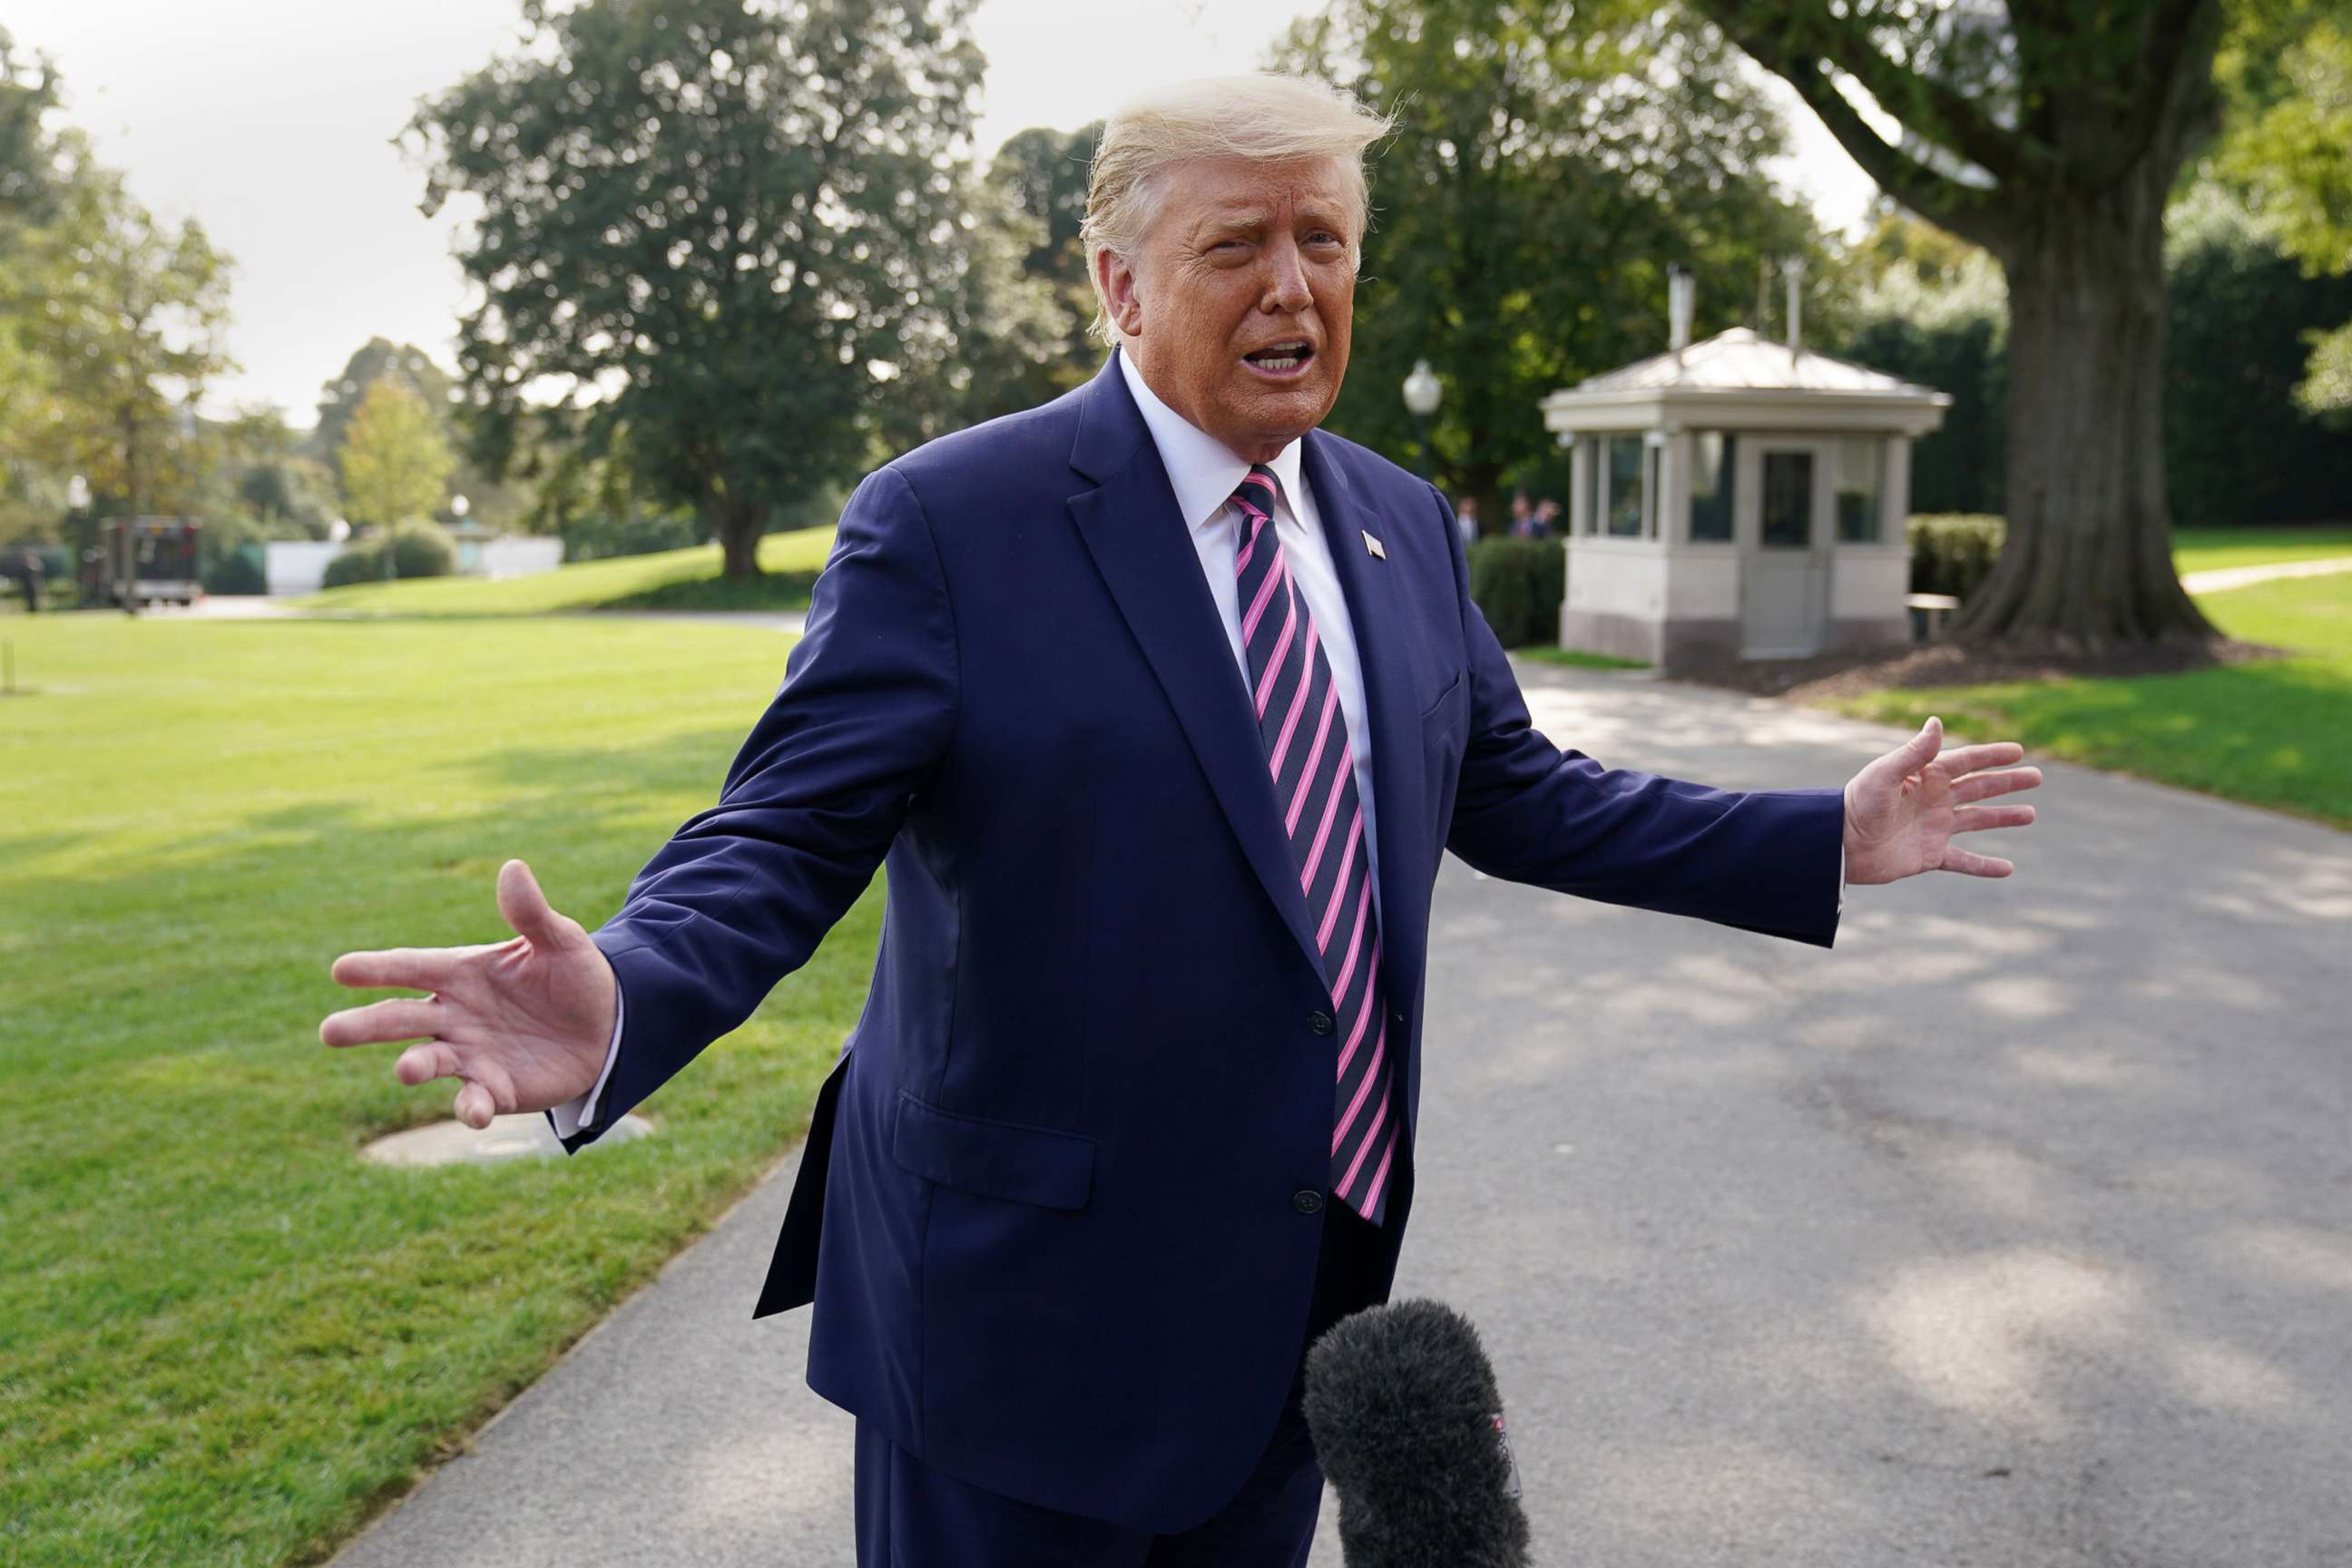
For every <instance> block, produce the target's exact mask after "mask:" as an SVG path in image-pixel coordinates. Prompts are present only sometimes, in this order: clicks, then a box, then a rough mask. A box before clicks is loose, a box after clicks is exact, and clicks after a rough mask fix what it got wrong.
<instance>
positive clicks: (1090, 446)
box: [1069, 364, 1386, 976]
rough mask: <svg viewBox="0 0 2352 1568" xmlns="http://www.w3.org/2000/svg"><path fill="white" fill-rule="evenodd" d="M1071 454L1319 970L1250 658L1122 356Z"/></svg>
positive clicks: (1221, 779)
mask: <svg viewBox="0 0 2352 1568" xmlns="http://www.w3.org/2000/svg"><path fill="white" fill-rule="evenodd" d="M1070 464H1071V467H1072V468H1076V469H1077V470H1078V471H1079V472H1080V473H1082V474H1084V475H1086V476H1087V478H1089V479H1096V480H1097V481H1099V484H1098V488H1096V489H1088V490H1085V491H1082V492H1080V493H1079V494H1077V495H1074V496H1072V497H1071V498H1070V503H1069V504H1070V513H1071V515H1072V516H1073V517H1074V518H1076V520H1077V525H1078V534H1079V537H1080V538H1081V539H1083V540H1084V541H1085V542H1086V546H1087V550H1088V552H1091V553H1092V554H1093V556H1094V561H1095V567H1096V569H1097V571H1098V572H1100V573H1101V574H1102V579H1103V583H1104V584H1105V585H1106V586H1107V587H1108V588H1109V590H1110V593H1111V597H1112V598H1113V599H1114V600H1115V601H1117V603H1118V609H1119V613H1120V614H1121V615H1122V616H1126V618H1127V624H1128V626H1129V630H1131V631H1132V632H1134V634H1135V640H1136V642H1137V644H1138V645H1139V646H1140V647H1141V648H1142V650H1143V657H1144V658H1145V659H1146V660H1148V661H1149V662H1150V666H1151V671H1152V674H1153V675H1154V676H1155V677H1156V678H1157V679H1159V682H1160V689H1162V690H1163V691H1165V692H1166V693H1167V694H1168V702H1169V706H1171V708H1173V709H1174V710H1176V718H1177V721H1178V722H1179V723H1181V725H1182V726H1183V730H1184V735H1185V739H1186V740H1187V741H1189V742H1191V744H1192V752H1193V754H1194V756H1196V757H1197V758H1198V759H1199V761H1200V763H1201V769H1202V772H1203V773H1206V774H1207V775H1208V779H1209V785H1210V788H1211V789H1212V790H1213V791H1214V792H1215V794H1216V797H1217V802H1218V804H1219V805H1221V806H1222V807H1223V810H1224V815H1225V818H1226V820H1227V821H1228V822H1230V823H1231V824H1232V825H1233V829H1234V837H1237V838H1239V839H1240V840H1241V846H1242V852H1243V853H1244V855H1245V856H1246V857H1247V858H1248V859H1249V863H1250V867H1251V868H1252V869H1254V870H1255V872H1256V873H1257V877H1258V880H1259V881H1260V882H1262V883H1263V884H1265V891H1266V896H1267V897H1269V898H1271V899H1272V900H1274V903H1275V907H1276V909H1277V910H1280V911H1281V913H1282V918H1283V921H1284V923H1285V924H1286V925H1287V926H1288V927H1289V928H1290V931H1291V934H1292V935H1293V936H1294V937H1296V938H1297V942H1298V945H1299V949H1300V951H1301V952H1302V953H1303V954H1304V955H1305V957H1306V958H1307V962H1308V963H1311V964H1312V965H1313V966H1314V969H1315V973H1317V974H1318V976H1319V975H1320V974H1321V973H1322V972H1323V966H1322V960H1321V958H1320V956H1319V955H1318V950H1317V948H1316V945H1315V938H1314V933H1313V931H1311V930H1310V929H1309V927H1308V917H1307V900H1306V896H1305V895H1304V894H1303V893H1301V892H1300V891H1299V888H1298V870H1297V867H1296V865H1294V864H1293V862H1292V860H1291V855H1290V845H1289V842H1288V840H1287V839H1286V837H1284V834H1283V831H1282V817H1281V813H1280V810H1279V808H1278V807H1277V806H1276V804H1275V798H1274V782H1273V780H1272V778H1271V777H1270V776H1269V775H1268V773H1267V772H1266V765H1265V745H1264V742H1261V741H1260V740H1259V739H1258V733H1257V724H1256V720H1255V715H1254V714H1252V712H1251V711H1250V705H1249V700H1248V698H1247V696H1246V694H1245V693H1244V690H1243V682H1242V679H1241V673H1240V667H1239V666H1238V665H1236V664H1235V663H1234V651H1233V645H1232V644H1231V643H1230V642H1228V641H1227V640H1226V637H1225V630H1224V626H1223V623H1222V622H1221V621H1220V620H1219V618H1218V615H1217V605H1216V601H1215V600H1214V599H1213V598H1212V597H1210V595H1209V584H1208V581H1207V579H1205V578H1204V577H1202V574H1201V558H1200V556H1199V555H1198V554H1197V553H1195V552H1194V551H1193V549H1192V535H1191V532H1190V530H1189V529H1188V528H1187V527H1186V525H1185V520H1184V518H1183V515H1182V514H1181V512H1180V511H1179V510H1177V506H1176V495H1175V491H1174V490H1173V489H1171V488H1170V486H1169V482H1168V470H1167V469H1166V468H1164V467H1162V466H1161V464H1160V454H1159V449H1158V448H1157V447H1154V446H1153V445H1152V443H1151V439H1150V431H1149V429H1148V428H1147V427H1146V426H1145V425H1144V423H1143V416H1142V414H1141V413H1140V412H1139V411H1138V410H1137V408H1136V406H1135V400H1134V399H1133V398H1132V397H1131V396H1129V394H1128V390H1127V384H1126V382H1125V381H1124V380H1122V379H1121V378H1120V375H1119V373H1118V366H1117V365H1116V364H1110V365H1107V366H1106V367H1105V368H1104V369H1103V371H1102V372H1101V373H1100V374H1097V376H1096V377H1095V379H1094V380H1093V381H1092V382H1091V383H1089V384H1087V388H1086V390H1085V392H1084V394H1083V395H1082V398H1081V405H1080V410H1079V417H1078V436H1077V440H1076V443H1075V444H1074V445H1073V447H1072V448H1071V453H1070ZM1382 896H1383V897H1385V896H1386V891H1385V889H1383V893H1382Z"/></svg>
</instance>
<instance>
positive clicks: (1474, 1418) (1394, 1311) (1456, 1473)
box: [1302, 1301, 1530, 1568]
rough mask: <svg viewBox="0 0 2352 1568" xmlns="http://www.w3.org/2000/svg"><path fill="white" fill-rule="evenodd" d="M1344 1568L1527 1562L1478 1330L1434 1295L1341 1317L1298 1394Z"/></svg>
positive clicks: (1499, 1409) (1499, 1566)
mask: <svg viewBox="0 0 2352 1568" xmlns="http://www.w3.org/2000/svg"><path fill="white" fill-rule="evenodd" d="M1302 1407H1303V1409H1304V1412H1305V1414H1306V1416H1307V1432H1308V1434H1309V1435H1310V1436H1312V1437H1313V1438H1314V1440H1315V1453H1316V1458H1318V1460H1320V1461H1321V1463H1322V1466H1323V1473H1324V1475H1325V1476H1327V1477H1328V1478H1329V1479H1330V1482H1331V1486H1332V1489H1333V1490H1335V1491H1336V1492H1338V1493H1339V1544H1340V1548H1341V1550H1342V1551H1343V1552H1345V1553H1346V1556H1347V1563H1348V1568H1530V1559H1529V1558H1528V1517H1527V1514H1526V1513H1525V1512H1524V1511H1523V1510H1521V1509H1520V1507H1519V1470H1518V1465H1517V1462H1516V1461H1515V1460H1513V1458H1511V1447H1510V1441H1509V1439H1508V1437H1507V1436H1506V1435H1505V1433H1504V1430H1503V1398H1502V1395H1501V1394H1500V1393H1498V1392H1497V1391H1496V1386H1495V1369H1494V1367H1493V1366H1492V1365H1490V1364H1489V1363H1488V1362H1487V1360H1486V1351H1485V1350H1484V1349H1482V1348H1481V1347H1480V1346H1479V1343H1478V1331H1477V1330H1475V1329H1474V1328H1472V1327H1471V1326H1470V1321H1469V1320H1468V1319H1467V1318H1465V1317H1464V1316H1462V1314H1461V1313H1459V1312H1457V1311H1455V1310H1454V1309H1452V1308H1451V1307H1447V1306H1444V1305H1443V1304H1442V1303H1439V1302H1436V1301H1398V1302H1392V1303H1391V1304H1390V1305H1388V1306H1384V1307H1372V1308H1369V1309H1367V1310H1364V1311H1360V1312H1357V1313H1354V1314H1352V1315H1351V1316H1349V1317H1345V1318H1342V1319H1340V1320H1339V1321H1338V1322H1337V1323H1335V1324H1333V1325H1332V1326H1331V1327H1330V1329H1329V1330H1328V1331H1326V1332H1325V1333H1324V1335H1323V1337H1322V1338H1321V1339H1319V1340H1318V1341H1316V1342H1315V1348H1314V1349H1313V1350H1312V1351H1311V1352H1308V1354H1307V1391H1306V1394H1305V1397H1304V1400H1303V1401H1302Z"/></svg>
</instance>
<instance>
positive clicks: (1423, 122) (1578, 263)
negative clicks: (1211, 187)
mask: <svg viewBox="0 0 2352 1568" xmlns="http://www.w3.org/2000/svg"><path fill="white" fill-rule="evenodd" d="M1275 59H1276V65H1277V66H1278V67H1279V68H1284V69H1290V70H1298V71H1302V72H1305V73H1307V74H1310V75H1316V76H1320V77H1322V78H1324V79H1327V80H1329V81H1331V82H1332V83H1334V84H1335V85H1337V86H1339V87H1341V88H1344V89H1348V90H1349V91H1350V92H1352V93H1354V94H1355V95H1356V96H1357V97H1358V98H1359V99H1360V100H1364V101H1365V102H1368V103H1373V104H1379V105H1382V106H1386V107H1389V108H1391V109H1393V110H1394V111H1395V113H1396V115H1397V117H1398V118H1397V131H1396V134H1395V136H1394V137H1393V138H1392V139H1391V141H1390V142H1387V143H1386V144H1385V145H1384V146H1383V147H1381V148H1380V149H1378V150H1376V153H1375V161H1374V163H1373V164H1372V171H1371V175H1372V201H1373V206H1374V218H1373V225H1372V230H1371V233H1370V235H1369V236H1368V237H1366V240H1365V245H1364V259H1363V269H1362V274H1361V277H1360V280H1359V282H1358V284H1357V289H1356V318H1355V331H1354V334H1353V346H1352V348H1351V351H1350V357H1349V366H1348V379H1347V384H1346V386H1345V388H1344V390H1343V391H1342V392H1341V394H1340V396H1339V404H1338V405H1337V407H1336V408H1335V409H1334V410H1333V412H1332V416H1331V425H1332V427H1333V428H1334V429H1336V430H1339V431H1340V432H1341V433H1343V434H1346V435H1348V436H1349V437H1353V438H1355V439H1357V440H1360V441H1363V442H1365V443H1366V444H1368V445H1370V446H1372V447H1378V448H1380V449H1381V450H1383V451H1387V452H1391V453H1394V454H1397V455H1399V456H1400V457H1403V456H1405V455H1408V454H1412V453H1414V452H1415V451H1416V450H1417V447H1418V443H1417V440H1416V437H1415V432H1414V429H1413V426H1412V421H1411V416H1409V415H1408V414H1407V412H1406V410H1405V407H1404V405H1403V401H1402V395H1401V388H1402V384H1403V382H1404V378H1405V376H1406V375H1407V374H1409V373H1410V372H1411V370H1412V364H1413V362H1414V361H1415V360H1416V359H1423V358H1425V359H1427V360H1428V361H1429V362H1430V363H1431V365H1432V366H1433V368H1434V369H1435V370H1436V371H1437V372H1438V374H1439V376H1440V379H1441V381H1442V382H1443V384H1444V402H1443V404H1442V405H1440V408H1439V412H1438V417H1437V420H1436V422H1435V424H1434V425H1433V427H1432V430H1431V445H1432V446H1433V448H1434V451H1433V453H1432V454H1431V462H1432V467H1433V469H1434V470H1435V472H1436V475H1437V477H1438V478H1439V479H1440V480H1441V482H1443V483H1444V484H1446V485H1447V486H1448V487H1449V488H1450V489H1454V490H1456V491H1459V492H1466V493H1468V494H1471V495H1475V496H1476V497H1478V498H1479V510H1480V511H1481V513H1482V514H1483V515H1485V516H1487V517H1499V516H1501V515H1502V514H1503V507H1502V505H1501V500H1500V495H1499V490H1500V486H1501V482H1502V479H1503V477H1504V476H1505V475H1506V474H1507V473H1509V472H1511V471H1512V470H1514V469H1517V468H1522V467H1531V466H1535V465H1539V464H1541V463H1544V462H1546V461H1547V460H1549V459H1551V458H1555V457H1556V455H1557V451H1558V447H1557V444H1556V442H1555V439H1554V437H1551V436H1550V435H1549V433H1548V432H1547V431H1546V430H1545V429H1544V427H1543V421H1542V419H1541V417H1540V416H1538V413H1537V404H1538V400H1539V399H1540V398H1542V397H1543V396H1544V395H1546V394H1548V393H1549V392H1552V391H1554V390H1556V389H1558V388H1559V387H1561V386H1563V385H1567V384H1570V383H1573V382H1575V381H1578V380H1580V379H1582V378H1583V377H1584V376H1586V375H1589V374H1594V373H1596V372H1599V371H1602V370H1608V369H1612V368H1613V367H1615V366H1616V365H1619V364H1622V363H1626V362H1627V361H1630V360H1634V359H1639V358H1642V357H1644V356H1646V355H1649V354H1653V353H1660V352H1662V351H1664V348H1665V346H1666V324H1665V310H1666V268H1668V266H1669V265H1671V264H1672V263H1674V262H1675V261H1678V260H1679V261H1682V262H1684V263H1685V264H1686V265H1688V266H1690V267H1691V268H1693V270H1694V271H1695V272H1696V274H1697V279H1698V301H1699V310H1700V314H1701V316H1702V317H1703V318H1706V319H1708V320H1711V321H1715V322H1716V323H1717V324H1718V325H1728V324H1730V323H1731V322H1732V321H1737V320H1738V315H1737V314H1736V312H1737V311H1738V310H1739V309H1740V307H1741V306H1742V305H1743V304H1744V303H1745V302H1747V301H1748V300H1752V299H1753V297H1754V289H1755V284H1754V279H1755V277H1756V270H1757V264H1758V260H1759V257H1760V256H1762V255H1766V254H1772V253H1780V254H1788V253H1791V252H1801V251H1804V250H1807V249H1808V248H1811V247H1813V245H1814V238H1813V228H1812V225H1811V219H1810V217H1809V216H1808V215H1806V214H1804V213H1803V212H1801V211H1800V210H1799V209H1797V208H1795V207H1793V206H1791V205H1788V204H1786V203H1784V202H1782V201H1780V199H1778V198H1777V197H1776V196H1775V195H1773V194H1772V193H1771V191H1770V189H1769V184H1768V183H1767V182H1766V180H1765V179H1764V178H1763V177H1762V175H1761V174H1760V173H1759V164H1760V163H1761V162H1762V161H1763V160H1764V159H1765V158H1767V157H1769V155H1771V154H1772V153H1775V152H1777V151H1779V149H1780V125H1779V123H1778V121H1777V120H1776V118H1775V116H1774V115H1773V113H1772V112H1771V110H1770V109H1769V106H1768V105H1767V104H1766V102H1765V101H1764V100H1763V99H1762V97H1761V96H1760V95H1759V93H1758V92H1757V91H1756V90H1755V89H1752V88H1751V87H1750V86H1749V85H1748V83H1746V82H1745V81H1743V80H1742V79H1741V78H1740V76H1739V73H1738V69H1737V68H1736V66H1737V60H1736V57H1734V56H1733V55H1732V54H1731V52H1730V51H1729V50H1728V49H1727V47H1726V46H1725V44H1724V42H1723V40H1722V39H1721V38H1720V37H1717V35H1716V34H1715V33H1714V32H1713V31H1712V29H1709V28H1706V27H1704V26H1697V27H1694V26H1690V25H1689V24H1688V23H1687V21H1685V20H1681V19H1678V18H1675V16H1673V15H1672V14H1671V13H1660V12H1657V11H1655V10H1654V8H1651V7H1648V6H1645V5H1639V4H1630V3H1625V0H1599V3H1595V4H1576V3H1573V0H1502V3H1501V4H1496V3H1494V0H1337V3H1336V4H1334V5H1332V6H1331V8H1330V9H1329V10H1328V11H1327V12H1325V13H1324V14H1322V15H1320V16H1315V17H1311V18H1308V19H1307V20H1304V21H1302V22H1300V23H1298V24H1297V26H1294V28H1293V29H1292V31H1291V32H1290V34H1289V35H1288V36H1287V37H1286V39H1285V41H1284V42H1283V43H1282V45H1281V46H1280V47H1278V48H1277V49H1276V56H1275Z"/></svg>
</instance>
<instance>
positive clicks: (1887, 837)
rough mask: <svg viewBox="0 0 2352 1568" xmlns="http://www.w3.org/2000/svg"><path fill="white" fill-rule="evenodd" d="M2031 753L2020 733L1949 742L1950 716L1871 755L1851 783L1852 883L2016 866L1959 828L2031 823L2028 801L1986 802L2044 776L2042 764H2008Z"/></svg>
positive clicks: (1848, 837) (1997, 873)
mask: <svg viewBox="0 0 2352 1568" xmlns="http://www.w3.org/2000/svg"><path fill="white" fill-rule="evenodd" d="M2024 755H2025V748H2024V747H2022V746H2021V745H2019V744H2018V743H2017V742H2014V741H1993V742H1987V743H1985V744H1983V745H1976V746H1955V747H1953V748H1952V749H1951V750H1950V751H1948V752H1947V751H1945V750H1944V721H1942V720H1941V719H1930V720H1928V721H1927V722H1926V723H1925V724H1923V725H1921V726H1920V727H1919V732H1918V733H1917V734H1916V735H1914V736H1912V737H1911V739H1909V740H1908V741H1906V742H1903V744H1901V745H1900V746H1897V747H1895V750H1893V751H1891V752H1887V753H1886V754H1885V756H1883V757H1881V758H1879V759H1878V760H1877V761H1876V762H1874V763H1871V764H1870V765H1869V766H1868V767H1865V768H1864V769H1863V770H1862V772H1860V773H1856V774H1854V775H1853V778H1852V779H1851V780H1849V781H1847V784H1846V786H1845V879H1846V882H1847V883H1848V885H1850V886H1861V885H1864V884H1866V883H1872V882H1892V881H1895V880H1898V879H1901V878H1904V877H1914V876H1916V875H1918V874H1919V873H1920V872H1922V871H1958V872H1960V873H1962V874H1963V875H1965V876H1970V877H2006V876H2008V875H2009V874H2010V873H2011V871H2014V870H2015V869H2017V868H2016V867H2015V866H2013V865H2011V863H2010V862H2008V861H2007V860H2004V859H2001V858H2000V857H1999V856H1996V855H1977V854H1972V853H1970V852H1969V851H1968V850H1966V849H1962V848H1960V847H1958V846H1956V845H1955V844H1953V842H1952V839H1953V837H1955V836H1956V835H1958V834H1962V833H1973V832H1975V831H1977V830H1978V829H1979V828H1986V827H2024V826H2028V825H2030V824H2031V823H2032V821H2033V808H2032V806H2030V805H1979V804H1977V803H1978V802H1979V801H1986V800H1990V799H1992V798H1993V797H1994V796H1996V795H2014V794H2015V793H2016V792H2018V791H2019V790H2026V789H2032V788H2033V787H2034V786H2035V785H2036V784H2040V783H2041V782H2042V770H2041V769H2040V768H2019V767H2011V766H2010V765H2009V764H2011V763H2014V762H2017V761H2018V760H2019V759H2020V758H2021V757H2023V756H2024Z"/></svg>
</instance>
